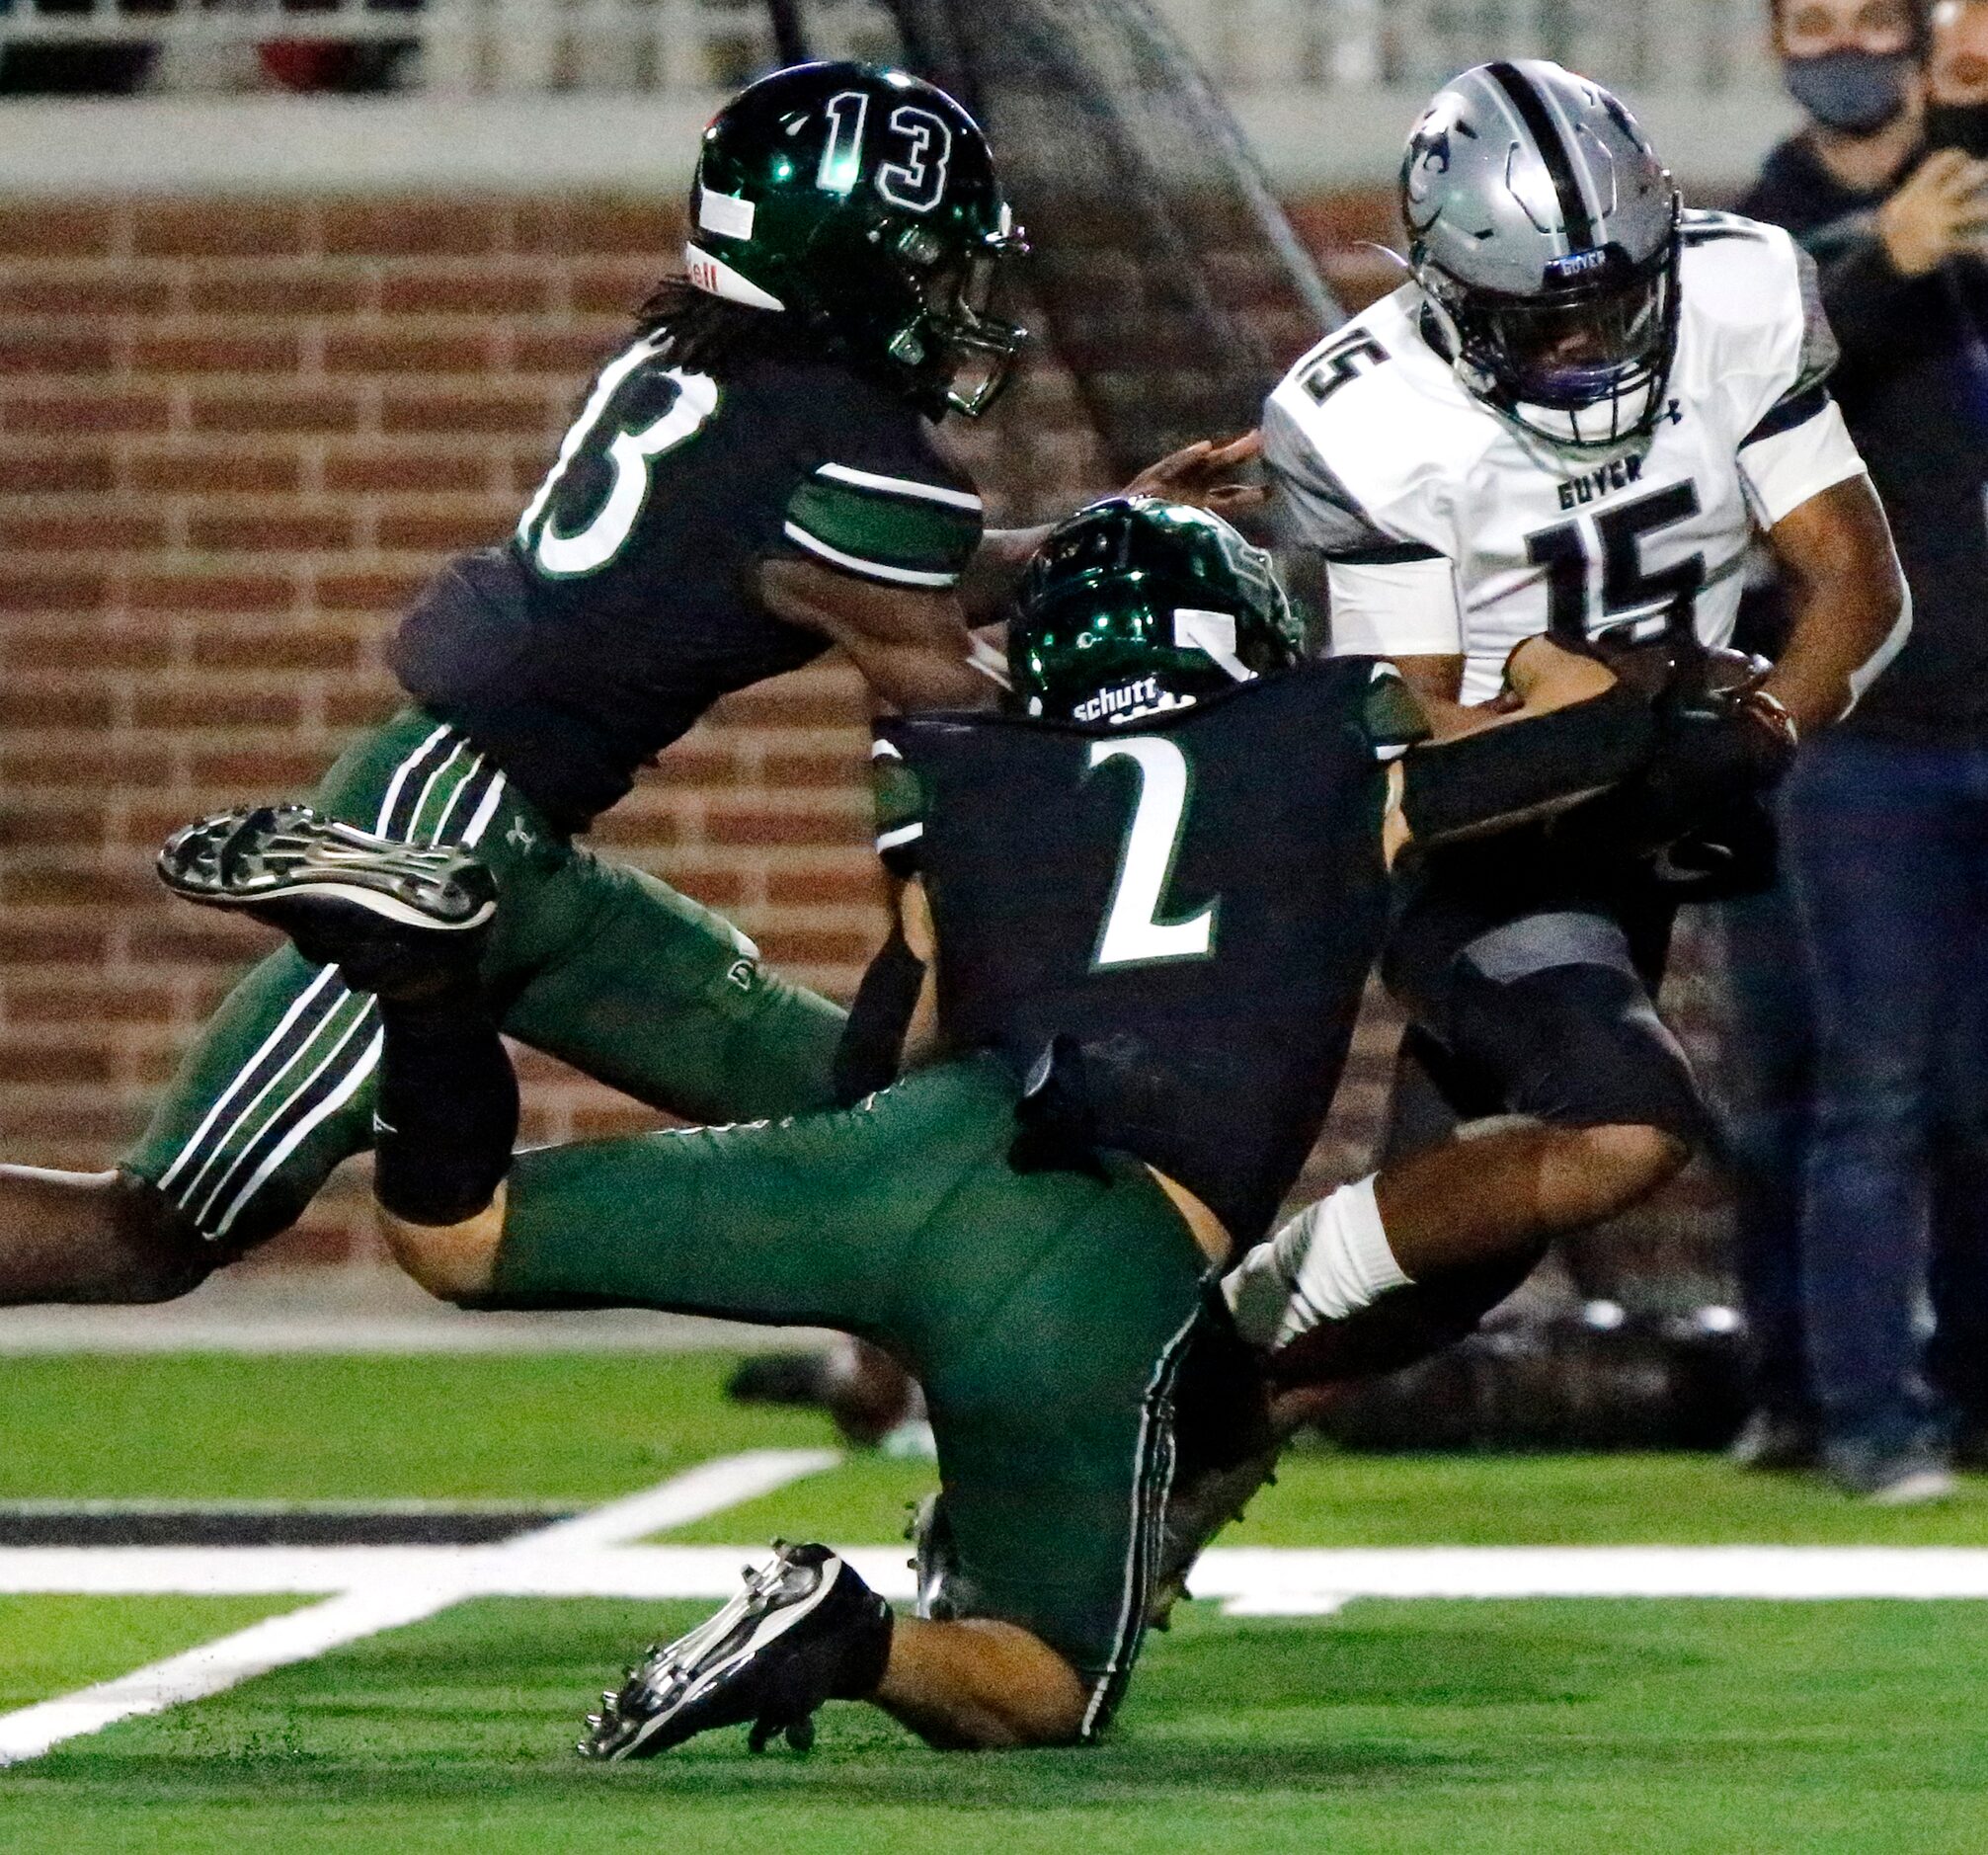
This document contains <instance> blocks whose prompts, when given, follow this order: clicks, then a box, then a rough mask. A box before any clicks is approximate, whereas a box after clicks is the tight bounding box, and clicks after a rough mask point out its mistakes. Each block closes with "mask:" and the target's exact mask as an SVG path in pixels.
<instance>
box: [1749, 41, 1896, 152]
mask: <svg viewBox="0 0 1988 1855" xmlns="http://www.w3.org/2000/svg"><path fill="white" fill-rule="evenodd" d="M1912 68H1913V60H1912V54H1911V53H1910V52H1907V51H1894V52H1877V51H1859V50H1857V49H1855V48H1846V49H1845V50H1842V51H1825V52H1822V53H1820V54H1819V55H1817V56H1815V57H1809V58H1784V59H1783V60H1782V64H1781V75H1782V81H1783V82H1784V83H1786V84H1787V86H1788V90H1789V95H1790V96H1791V97H1792V98H1793V99H1794V100H1795V102H1796V103H1798V104H1800V105H1801V107H1802V108H1803V109H1804V110H1806V111H1807V112H1808V114H1809V115H1810V116H1811V117H1813V118H1814V119H1815V121H1818V122H1819V123H1821V124H1822V126H1823V127H1824V128H1833V129H1837V130H1839V131H1840V132H1841V133H1843V134H1846V135H1870V134H1874V133H1875V132H1876V131H1877V130H1878V129H1880V128H1883V127H1885V126H1886V125H1887V124H1889V123H1891V122H1895V121H1897V120H1898V117H1899V115H1900V113H1901V112H1902V111H1903V110H1904V108H1905V85H1906V80H1907V79H1908V78H1910V77H1911V75H1912Z"/></svg>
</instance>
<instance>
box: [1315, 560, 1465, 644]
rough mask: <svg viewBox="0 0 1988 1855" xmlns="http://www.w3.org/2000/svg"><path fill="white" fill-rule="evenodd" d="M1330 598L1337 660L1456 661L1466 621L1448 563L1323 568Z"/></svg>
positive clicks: (1328, 564) (1330, 564) (1332, 564)
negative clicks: (1454, 658)
mask: <svg viewBox="0 0 1988 1855" xmlns="http://www.w3.org/2000/svg"><path fill="white" fill-rule="evenodd" d="M1325 579H1326V584H1327V586H1328V587H1329V588H1330V590H1331V595H1332V655H1333V656H1334V657H1456V656H1460V655H1461V654H1462V652H1463V649H1464V616H1463V612H1462V610H1461V609H1460V608H1459V606H1458V604H1457V579H1456V570H1455V568H1454V567H1453V566H1452V564H1451V563H1450V562H1449V561H1447V560H1406V561H1393V562H1390V563H1389V564H1387V565H1385V566H1359V567H1353V566H1347V565H1344V564H1343V563H1341V562H1339V561H1327V562H1326V564H1325Z"/></svg>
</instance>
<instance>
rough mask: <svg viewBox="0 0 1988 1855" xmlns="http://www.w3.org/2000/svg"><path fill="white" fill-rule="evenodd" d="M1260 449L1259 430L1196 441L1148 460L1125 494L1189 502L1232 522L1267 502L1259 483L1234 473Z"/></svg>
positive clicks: (1267, 493)
mask: <svg viewBox="0 0 1988 1855" xmlns="http://www.w3.org/2000/svg"><path fill="white" fill-rule="evenodd" d="M1262 450H1263V434H1262V433H1261V432H1245V433H1243V434H1242V436H1241V437H1240V438H1229V439H1212V438H1203V439H1197V440H1196V441H1195V442H1194V443H1193V444H1184V445H1182V446H1181V448H1180V449H1179V450H1176V451H1169V452H1168V453H1167V455H1165V456H1164V457H1162V458H1160V459H1159V461H1158V462H1157V463H1152V464H1148V465H1147V467H1146V468H1145V469H1144V470H1142V471H1141V472H1140V473H1139V474H1138V475H1137V476H1136V477H1134V478H1133V479H1132V481H1131V482H1130V483H1128V484H1127V485H1126V486H1125V493H1126V494H1127V495H1128V496H1157V497H1161V498H1163V499H1164V500H1165V501H1167V502H1170V503H1191V504H1192V505H1193V506H1194V507H1195V508H1197V509H1206V510H1209V511H1211V512H1212V513H1213V514H1215V515H1218V516H1221V517H1222V518H1223V519H1224V520H1225V521H1229V522H1233V521H1235V520H1236V519H1237V517H1239V516H1248V515H1252V514H1254V513H1255V511H1257V510H1258V509H1260V508H1262V507H1263V505H1264V503H1266V502H1267V501H1268V500H1269V497H1270V491H1269V489H1268V488H1267V487H1266V486H1265V485H1263V484H1260V483H1244V482H1240V481H1238V480H1237V479H1236V477H1235V476H1234V474H1233V473H1234V472H1235V471H1237V470H1239V469H1241V468H1242V466H1243V465H1244V464H1247V463H1253V462H1254V461H1255V460H1256V458H1257V457H1258V456H1260V455H1261V454H1262Z"/></svg>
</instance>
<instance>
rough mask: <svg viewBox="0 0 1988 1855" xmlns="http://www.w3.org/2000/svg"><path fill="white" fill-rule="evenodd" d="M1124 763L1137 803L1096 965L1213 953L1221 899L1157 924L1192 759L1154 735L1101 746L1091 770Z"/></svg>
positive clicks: (1177, 841) (1203, 956) (1202, 956)
mask: <svg viewBox="0 0 1988 1855" xmlns="http://www.w3.org/2000/svg"><path fill="white" fill-rule="evenodd" d="M1121 759H1122V760H1129V761H1131V762H1133V764H1134V765H1135V766H1138V768H1139V797H1138V802H1137V803H1136V804H1135V805H1134V807H1133V812H1132V824H1131V827H1130V828H1129V829H1128V830H1127V832H1126V834H1125V846H1124V848H1123V849H1121V850H1120V852H1119V857H1118V882H1117V884H1116V886H1115V887H1114V888H1113V890H1112V896H1111V908H1110V910H1109V911H1108V912H1107V914H1106V915H1105V918H1104V931H1103V932H1102V933H1101V934H1100V935H1099V936H1098V942H1097V952H1096V954H1095V955H1094V956H1093V957H1092V960H1091V964H1092V965H1093V966H1150V965H1153V963H1154V962H1156V961H1160V960H1200V959H1206V958H1207V957H1208V956H1209V954H1210V953H1212V952H1213V951H1214V948H1215V912H1216V909H1217V908H1218V906H1219V905H1220V901H1221V898H1220V897H1217V898H1216V900H1215V901H1213V902H1210V903H1209V904H1208V905H1207V906H1206V907H1205V908H1203V909H1201V910H1200V911H1198V912H1197V913H1196V914H1193V915H1190V916H1189V917H1188V918H1187V919H1186V920H1185V921H1175V922H1163V921H1161V920H1160V919H1159V910H1160V904H1161V902H1162V901H1163V900H1164V898H1165V893H1166V885H1167V882H1168V880H1169V879H1170V878H1171V877H1172V875H1173V860H1174V858H1175V857H1176V856H1177V855H1178V854H1179V851H1180V828H1181V824H1182V822H1183V820H1184V818H1185V816H1186V812H1187V792H1188V785H1189V779H1188V770H1187V756H1186V755H1185V754H1183V753H1182V752H1181V751H1180V749H1179V748H1177V747H1176V746H1174V744H1173V743H1172V742H1171V741H1168V740H1165V739H1163V738H1161V737H1160V736H1158V735H1150V734H1146V735H1135V736H1133V737H1132V738H1131V739H1130V740H1124V741H1099V742H1098V743H1097V744H1096V745H1095V746H1093V747H1092V748H1091V750H1090V765H1091V766H1092V767H1093V768H1095V767H1098V766H1103V765H1104V764H1105V762H1106V761H1110V760H1121Z"/></svg>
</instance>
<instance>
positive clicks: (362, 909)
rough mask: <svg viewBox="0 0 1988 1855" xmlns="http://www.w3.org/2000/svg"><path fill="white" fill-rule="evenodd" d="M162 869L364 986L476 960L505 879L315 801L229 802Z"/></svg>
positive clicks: (164, 876) (173, 881)
mask: <svg viewBox="0 0 1988 1855" xmlns="http://www.w3.org/2000/svg"><path fill="white" fill-rule="evenodd" d="M158 870H159V879H160V880H161V881H162V882H163V883H164V884H165V885H166V887H167V888H169V889H170V890H172V891H173V893H174V894H175V895H179V896H184V897H185V898H186V899H187V900H188V901H189V902H199V903H200V904H201V905H202V906H203V907H207V908H226V909H238V910H240V911H241V912H242V913H243V914H246V915H252V916H254V917H255V919H256V920H258V921H261V922H267V923H268V924H269V925H270V926H271V927H273V928H280V929H281V930H282V931H283V932H284V933H286V934H288V935H289V937H290V938H291V939H292V940H293V941H295V942H296V946H297V950H298V952H300V953H302V954H303V956H304V957H305V958H306V959H308V960H311V961H313V962H315V963H317V964H320V965H331V966H338V967H340V968H342V969H343V970H344V972H345V974H346V977H347V979H348V980H349V981H350V982H351V983H352V984H353V985H354V986H355V988H356V989H358V990H359V991H366V992H374V991H380V990H382V989H384V988H386V987H388V986H392V985H397V984H399V983H403V982H405V981H406V980H409V979H415V978H419V977H420V976H422V975H423V974H424V972H427V971H433V972H437V973H443V974H445V973H449V972H452V971H455V970H459V969H460V968H462V967H463V966H465V965H468V964H472V963H473V961H474V957H475V953H476V951H477V949H478V947H479V946H480V942H481V937H482V936H481V933H480V931H479V930H480V929H482V928H484V927H485V926H486V924H488V923H489V921H490V920H491V918H492V917H493V916H494V915H495V914H496V913H497V885H496V883H495V881H494V880H493V878H492V877H491V874H490V871H489V870H488V869H486V868H485V867H484V866H483V864H481V863H479V862H478V861H477V860H476V859H475V858H474V857H473V856H470V855H468V854H466V853H465V852H464V851H462V850H459V849H456V848H453V847H449V846H446V845H438V846H425V845H415V844H397V843H395V842H393V841H392V840H391V839H388V838H376V837H374V836H373V835H372V834H371V833H370V832H365V831H360V830H358V829H357V828H356V827H355V826H352V825H345V824H340V823H339V822H338V821H337V820H336V819H330V818H324V817H321V816H319V815H318V814H317V813H316V812H313V811H312V810H311V809H310V808H309V807H308V806H303V805H275V806H269V805H266V806H261V807H259V808H258V809H256V810H254V811H237V812H223V813H221V814H219V815H218V816H216V817H213V818H203V819H201V820H200V821H199V823H197V824H192V825H188V826H187V827H186V828H185V829H184V830H182V831H178V832H175V833H174V834H173V836H172V837H171V838H169V839H168V840H167V841H166V845H165V847H164V848H163V849H162V850H160V852H159V860H158Z"/></svg>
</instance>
